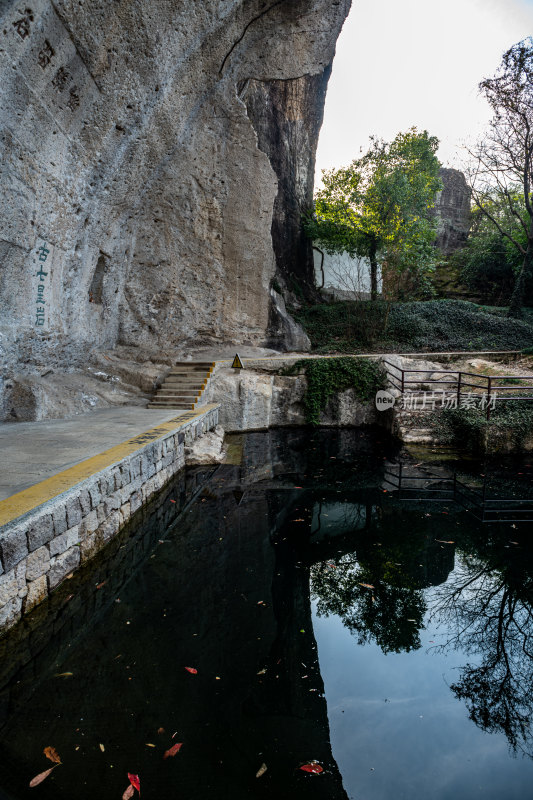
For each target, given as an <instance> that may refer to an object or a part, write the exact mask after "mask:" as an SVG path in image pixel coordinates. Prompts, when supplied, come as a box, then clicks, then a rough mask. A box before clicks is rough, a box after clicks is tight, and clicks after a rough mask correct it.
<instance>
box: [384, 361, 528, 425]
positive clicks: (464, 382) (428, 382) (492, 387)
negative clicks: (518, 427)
mask: <svg viewBox="0 0 533 800" xmlns="http://www.w3.org/2000/svg"><path fill="white" fill-rule="evenodd" d="M383 363H384V364H385V369H386V373H387V378H388V380H389V382H390V384H391V385H392V386H393V387H394V388H395V389H397V390H398V391H400V392H401V393H402V395H416V396H419V395H420V393H421V392H425V391H426V387H430V390H431V389H433V390H434V389H435V388H437V387H438V389H439V390H440V392H441V395H442V398H443V399H444V398H448V399H450V398H452V399H454V400H455V403H456V405H457V407H467V406H466V405H463V404H464V402H465V401H464V399H463V398H464V396H465V395H467V394H468V395H470V396H472V395H473V396H474V400H475V398H476V396H477V397H480V398H483V399H484V402H483V406H482V407H483V408H484V409H486V412H487V419H490V412H491V410H492V409H494V408H495V407H496V401H497V400H504V401H507V400H533V377H532V376H531V375H479V374H478V373H477V372H463V371H462V370H457V371H456V370H434V369H432V370H424V369H403V368H402V367H399V366H397V365H396V364H393V363H392V362H391V361H387V359H383ZM441 375H442V376H445V377H435V376H441ZM406 376H407V377H406ZM411 376H418V377H416V378H413V377H411ZM426 376H427V377H426ZM446 376H450V377H446ZM473 381H477V383H476V382H473ZM502 381H504V383H502ZM509 381H511V383H509ZM518 381H520V382H521V383H520V384H519V383H518ZM412 387H417V388H412ZM467 387H468V388H469V389H470V391H469V392H467V391H465V389H466V388H467ZM472 390H474V391H472ZM510 391H514V392H527V394H512V395H511V394H504V395H503V396H501V395H500V392H504V393H505V392H510Z"/></svg>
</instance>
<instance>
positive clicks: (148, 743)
mask: <svg viewBox="0 0 533 800" xmlns="http://www.w3.org/2000/svg"><path fill="white" fill-rule="evenodd" d="M146 747H155V744H152V742H146Z"/></svg>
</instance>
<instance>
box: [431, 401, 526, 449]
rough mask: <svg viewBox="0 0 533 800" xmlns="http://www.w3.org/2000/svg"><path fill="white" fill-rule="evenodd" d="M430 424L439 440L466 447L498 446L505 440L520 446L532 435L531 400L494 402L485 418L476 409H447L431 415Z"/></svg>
mask: <svg viewBox="0 0 533 800" xmlns="http://www.w3.org/2000/svg"><path fill="white" fill-rule="evenodd" d="M433 424H434V426H435V427H436V429H437V430H438V432H439V434H440V437H441V440H443V441H448V442H450V443H453V444H456V445H460V446H461V447H464V448H467V449H470V450H480V451H484V450H485V449H486V445H487V443H489V445H490V450H491V451H495V450H497V449H498V443H499V442H500V441H501V442H502V443H504V444H505V443H507V442H508V441H509V440H510V442H511V443H512V445H513V446H514V447H515V448H517V449H520V447H521V446H522V444H523V442H524V440H525V439H527V438H528V437H529V436H531V435H532V434H533V403H531V402H530V401H527V400H524V401H514V402H513V401H509V402H507V403H506V402H504V401H501V400H500V401H497V403H496V408H495V410H494V411H493V412H492V413H491V416H490V419H487V415H486V412H484V411H482V410H481V409H479V408H447V409H444V410H443V411H442V412H441V413H440V414H439V415H438V416H437V417H435V418H434V420H433Z"/></svg>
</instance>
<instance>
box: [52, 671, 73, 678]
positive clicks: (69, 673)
mask: <svg viewBox="0 0 533 800" xmlns="http://www.w3.org/2000/svg"><path fill="white" fill-rule="evenodd" d="M71 675H74V673H73V672H58V673H57V675H56V678H68V677H70V676H71Z"/></svg>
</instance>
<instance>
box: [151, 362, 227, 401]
mask: <svg viewBox="0 0 533 800" xmlns="http://www.w3.org/2000/svg"><path fill="white" fill-rule="evenodd" d="M214 368H215V362H214V361H182V362H181V363H179V364H176V366H175V367H173V368H172V369H171V370H170V372H169V373H168V375H167V376H166V377H165V380H164V381H163V383H162V385H161V388H160V389H158V390H157V392H156V394H155V395H154V397H153V398H152V400H151V401H150V402H149V403H148V408H179V409H187V410H189V411H190V410H192V409H194V408H195V407H196V406H197V405H198V402H199V400H200V398H201V396H202V394H203V392H204V389H205V387H206V386H207V383H208V381H209V378H210V377H211V375H212V373H213V370H214Z"/></svg>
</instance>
